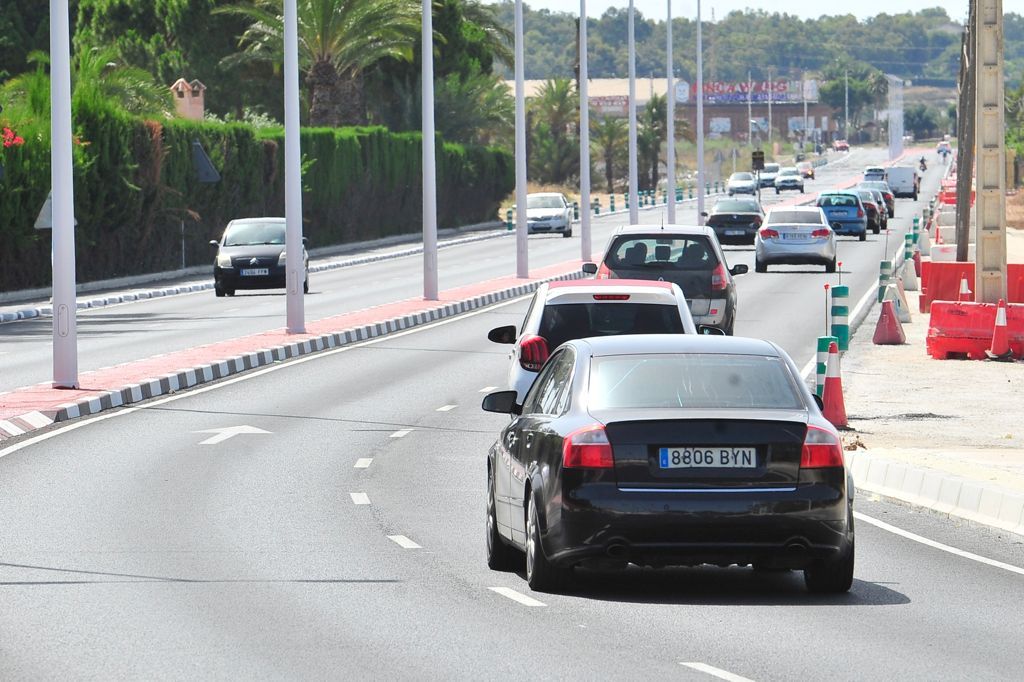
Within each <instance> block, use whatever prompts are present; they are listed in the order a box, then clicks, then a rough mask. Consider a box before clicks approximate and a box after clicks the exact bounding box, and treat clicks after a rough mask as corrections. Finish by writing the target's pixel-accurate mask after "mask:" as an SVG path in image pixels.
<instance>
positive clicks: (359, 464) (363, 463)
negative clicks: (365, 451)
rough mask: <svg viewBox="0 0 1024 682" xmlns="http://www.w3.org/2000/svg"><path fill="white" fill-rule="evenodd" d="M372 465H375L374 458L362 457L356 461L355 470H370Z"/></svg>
mask: <svg viewBox="0 0 1024 682" xmlns="http://www.w3.org/2000/svg"><path fill="white" fill-rule="evenodd" d="M372 463H373V457H360V458H359V459H357V460H356V463H355V468H356V469H369V468H370V464H372Z"/></svg>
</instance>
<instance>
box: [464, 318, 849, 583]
mask: <svg viewBox="0 0 1024 682" xmlns="http://www.w3.org/2000/svg"><path fill="white" fill-rule="evenodd" d="M514 401H515V392H514V391H501V392H497V393H492V394H490V395H488V396H487V397H486V398H485V399H484V403H483V408H484V409H485V410H488V411H491V412H504V413H510V414H511V415H512V422H511V423H510V424H509V425H508V426H507V427H505V428H504V429H503V430H502V431H501V433H500V435H499V437H498V439H497V441H496V442H495V443H494V445H493V446H492V447H491V450H490V454H489V456H488V462H487V473H488V491H487V557H488V565H489V566H490V567H491V568H493V569H505V568H514V567H515V565H516V563H517V560H518V561H521V558H518V557H519V553H518V551H517V550H520V551H523V552H525V554H526V576H527V581H528V582H529V584H530V587H532V588H533V589H536V590H542V591H559V590H562V589H565V588H567V587H568V586H569V584H570V581H571V579H572V571H573V569H574V567H576V566H593V567H625V566H626V565H628V564H629V563H632V564H636V565H640V566H655V567H659V566H668V565H697V564H717V565H722V566H727V565H732V564H739V565H748V564H749V565H753V566H754V567H755V568H758V567H761V568H768V569H802V570H803V571H804V579H805V581H806V583H807V587H808V588H809V589H810V590H811V591H814V592H845V591H847V590H848V589H849V588H850V586H851V584H852V581H853V565H854V535H853V506H852V505H853V487H852V486H853V484H852V481H851V479H850V476H849V473H848V471H847V469H846V466H845V464H844V459H843V452H842V446H841V442H840V439H839V435H838V433H837V432H836V430H835V428H834V427H832V425H831V424H829V423H828V421H826V420H825V419H824V417H823V416H822V415H821V411H820V409H819V407H818V405H817V403H816V401H815V399H814V397H813V396H812V395H811V393H810V392H809V391H808V390H807V388H806V386H804V384H803V382H801V381H800V375H799V371H798V370H797V368H796V366H795V365H794V364H793V362H792V360H791V359H790V358H789V356H788V355H786V354H785V352H784V351H782V350H781V349H779V348H778V347H777V346H775V345H774V344H772V343H769V342H767V341H761V340H756V339H745V338H725V337H721V336H715V337H710V336H699V335H698V336H693V335H674V336H670V335H636V336H620V337H614V336H612V337H603V338H589V339H579V340H575V341H569V342H567V343H565V344H564V345H562V346H560V347H559V348H558V349H557V350H556V351H555V352H554V353H553V354H552V355H551V357H550V359H549V360H548V362H547V363H546V364H545V366H544V368H543V369H542V370H541V372H540V374H539V375H538V376H537V379H536V381H534V383H533V386H532V387H531V388H530V391H529V393H527V395H526V397H525V399H524V401H523V403H522V404H521V405H520V404H516V403H515V402H514Z"/></svg>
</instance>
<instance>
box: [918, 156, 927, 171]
mask: <svg viewBox="0 0 1024 682" xmlns="http://www.w3.org/2000/svg"><path fill="white" fill-rule="evenodd" d="M920 166H921V171H922V172H923V171H926V170H928V164H927V163H925V160H924V157H923V156H922V157H921V161H920Z"/></svg>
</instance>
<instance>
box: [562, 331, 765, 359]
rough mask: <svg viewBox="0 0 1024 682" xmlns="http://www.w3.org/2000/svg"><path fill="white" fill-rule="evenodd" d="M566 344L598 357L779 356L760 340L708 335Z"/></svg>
mask: <svg viewBox="0 0 1024 682" xmlns="http://www.w3.org/2000/svg"><path fill="white" fill-rule="evenodd" d="M570 343H574V344H579V345H581V346H584V345H585V346H586V347H587V349H588V350H589V352H590V354H591V355H593V356H598V357H606V356H610V355H636V354H641V353H643V354H646V353H651V354H666V353H715V354H722V355H767V356H774V357H782V351H780V350H779V348H778V346H776V345H775V344H773V343H771V342H770V341H765V340H764V339H753V338H747V337H743V336H719V335H711V334H629V335H624V336H601V337H590V338H586V339H578V340H576V341H572V342H570Z"/></svg>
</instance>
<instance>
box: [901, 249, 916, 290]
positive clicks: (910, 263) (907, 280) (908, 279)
mask: <svg viewBox="0 0 1024 682" xmlns="http://www.w3.org/2000/svg"><path fill="white" fill-rule="evenodd" d="M914 255H917V251H915V252H914ZM919 288H920V287H919V285H918V283H917V263H915V262H914V259H913V258H911V259H910V260H906V261H903V291H904V292H907V291H917V290H918V289H919Z"/></svg>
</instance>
